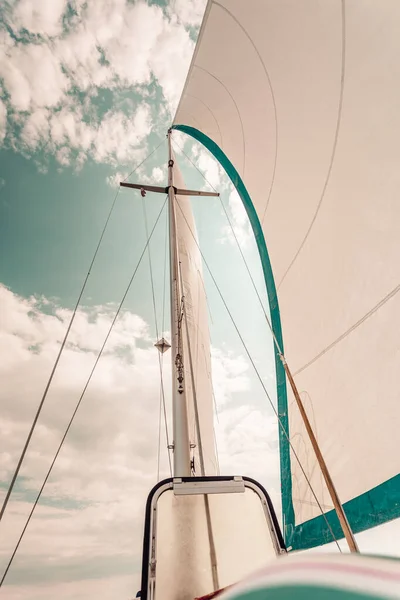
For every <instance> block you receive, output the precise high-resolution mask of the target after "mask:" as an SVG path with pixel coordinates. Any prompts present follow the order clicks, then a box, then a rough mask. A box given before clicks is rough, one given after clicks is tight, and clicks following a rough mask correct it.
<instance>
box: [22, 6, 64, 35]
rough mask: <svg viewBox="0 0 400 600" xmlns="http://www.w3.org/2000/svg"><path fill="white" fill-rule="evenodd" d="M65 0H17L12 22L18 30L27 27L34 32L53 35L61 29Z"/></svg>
mask: <svg viewBox="0 0 400 600" xmlns="http://www.w3.org/2000/svg"><path fill="white" fill-rule="evenodd" d="M66 7H67V0H40V2H37V1H36V0H19V1H17V2H16V5H15V9H14V13H13V17H12V23H13V27H14V28H15V29H16V30H17V31H18V30H21V29H27V30H28V31H30V32H32V33H36V34H44V35H49V36H54V35H57V34H59V33H61V31H62V15H63V13H64V11H65V9H66Z"/></svg>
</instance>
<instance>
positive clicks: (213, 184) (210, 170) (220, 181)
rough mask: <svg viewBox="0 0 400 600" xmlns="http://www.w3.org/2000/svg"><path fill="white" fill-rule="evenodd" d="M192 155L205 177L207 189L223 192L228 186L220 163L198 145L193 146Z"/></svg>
mask: <svg viewBox="0 0 400 600" xmlns="http://www.w3.org/2000/svg"><path fill="white" fill-rule="evenodd" d="M191 154H192V159H193V162H194V163H195V164H196V166H197V168H198V169H199V170H200V172H201V173H202V174H203V175H204V179H205V184H206V187H207V189H210V190H213V189H216V190H217V191H218V192H221V191H222V188H223V187H225V186H226V177H225V176H224V172H223V170H222V168H221V166H220V165H219V163H218V162H217V161H216V160H215V159H214V158H213V157H212V156H211V155H210V154H209V153H208V152H206V150H204V148H203V147H202V146H201V145H200V144H198V143H194V144H193V145H192V150H191Z"/></svg>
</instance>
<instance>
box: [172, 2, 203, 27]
mask: <svg viewBox="0 0 400 600" xmlns="http://www.w3.org/2000/svg"><path fill="white" fill-rule="evenodd" d="M206 4H207V1H206V0H192V1H191V2H187V1H186V0H172V1H171V2H170V5H169V10H170V11H171V13H173V14H175V15H176V17H177V18H178V20H179V21H180V22H181V23H183V25H185V26H187V27H198V26H200V24H201V21H202V19H203V14H204V10H205V7H206Z"/></svg>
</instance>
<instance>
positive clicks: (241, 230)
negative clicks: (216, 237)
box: [220, 188, 252, 248]
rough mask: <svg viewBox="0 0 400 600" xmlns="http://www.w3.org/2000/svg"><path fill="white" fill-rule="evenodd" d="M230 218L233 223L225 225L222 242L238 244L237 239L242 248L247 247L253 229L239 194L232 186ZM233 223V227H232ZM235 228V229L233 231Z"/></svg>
mask: <svg viewBox="0 0 400 600" xmlns="http://www.w3.org/2000/svg"><path fill="white" fill-rule="evenodd" d="M228 202H229V213H230V214H229V213H228V214H229V220H230V223H231V224H229V223H228V224H227V225H224V227H223V229H222V238H221V240H220V241H221V242H226V241H228V242H230V243H232V244H236V240H235V236H236V239H237V241H238V243H239V245H240V247H241V248H243V247H245V246H246V245H247V243H248V242H249V240H250V239H251V235H252V230H251V225H250V221H249V219H248V216H247V213H246V209H245V207H244V206H243V202H242V200H241V199H240V197H239V194H238V193H237V191H236V190H235V189H234V188H231V192H230V194H229V200H228ZM231 225H232V227H231ZM232 229H233V231H232Z"/></svg>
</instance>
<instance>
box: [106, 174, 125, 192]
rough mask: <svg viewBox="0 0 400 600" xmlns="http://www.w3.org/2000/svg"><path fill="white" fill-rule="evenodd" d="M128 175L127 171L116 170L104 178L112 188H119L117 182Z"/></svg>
mask: <svg viewBox="0 0 400 600" xmlns="http://www.w3.org/2000/svg"><path fill="white" fill-rule="evenodd" d="M127 177H128V173H126V172H122V173H121V171H117V172H116V173H114V174H113V175H109V176H108V177H107V178H106V181H107V183H108V185H109V186H110V187H112V188H119V184H120V182H121V181H125V179H126V178H127Z"/></svg>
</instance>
